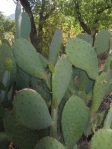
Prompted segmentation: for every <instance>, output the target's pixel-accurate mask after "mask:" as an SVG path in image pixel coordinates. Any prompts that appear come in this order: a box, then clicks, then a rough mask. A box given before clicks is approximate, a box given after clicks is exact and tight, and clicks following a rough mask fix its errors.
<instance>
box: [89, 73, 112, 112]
mask: <svg viewBox="0 0 112 149" xmlns="http://www.w3.org/2000/svg"><path fill="white" fill-rule="evenodd" d="M110 81H111V73H110V72H103V73H102V74H101V75H99V76H98V78H97V80H96V82H95V85H94V88H93V101H92V108H91V110H92V112H96V111H97V110H98V108H99V106H100V104H101V102H102V101H103V98H104V96H106V95H108V94H109V93H110V92H111V90H112V84H111V82H110Z"/></svg>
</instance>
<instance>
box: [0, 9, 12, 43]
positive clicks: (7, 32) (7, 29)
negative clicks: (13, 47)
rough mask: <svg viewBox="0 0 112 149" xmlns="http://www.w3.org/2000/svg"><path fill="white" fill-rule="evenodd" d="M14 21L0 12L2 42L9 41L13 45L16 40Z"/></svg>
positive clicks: (0, 37)
mask: <svg viewBox="0 0 112 149" xmlns="http://www.w3.org/2000/svg"><path fill="white" fill-rule="evenodd" d="M14 32H15V28H14V20H11V19H8V18H7V17H6V16H4V15H3V14H2V13H1V12H0V40H1V41H2V40H3V39H7V40H8V41H9V42H10V43H12V41H13V39H14Z"/></svg>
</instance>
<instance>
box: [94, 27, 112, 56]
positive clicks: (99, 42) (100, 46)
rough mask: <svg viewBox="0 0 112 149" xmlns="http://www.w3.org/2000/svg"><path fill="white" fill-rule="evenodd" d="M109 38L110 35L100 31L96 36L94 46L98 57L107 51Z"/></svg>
mask: <svg viewBox="0 0 112 149" xmlns="http://www.w3.org/2000/svg"><path fill="white" fill-rule="evenodd" d="M110 37H111V34H110V33H109V32H108V31H106V30H102V31H100V32H99V33H98V34H97V36H96V40H95V44H94V46H95V48H96V52H97V54H98V55H100V54H102V53H104V52H105V51H107V50H109V48H110Z"/></svg>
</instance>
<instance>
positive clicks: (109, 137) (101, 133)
mask: <svg viewBox="0 0 112 149" xmlns="http://www.w3.org/2000/svg"><path fill="white" fill-rule="evenodd" d="M111 148H112V130H111V129H100V130H98V132H96V133H95V134H94V136H93V138H92V140H91V145H90V149H111Z"/></svg>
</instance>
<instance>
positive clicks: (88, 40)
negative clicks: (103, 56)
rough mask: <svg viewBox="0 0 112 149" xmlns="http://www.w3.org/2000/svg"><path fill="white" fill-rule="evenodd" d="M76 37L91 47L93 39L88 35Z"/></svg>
mask: <svg viewBox="0 0 112 149" xmlns="http://www.w3.org/2000/svg"><path fill="white" fill-rule="evenodd" d="M77 37H78V38H80V39H82V40H84V41H86V42H88V43H90V44H91V45H92V43H93V38H92V36H91V35H89V34H79V35H77Z"/></svg>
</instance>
